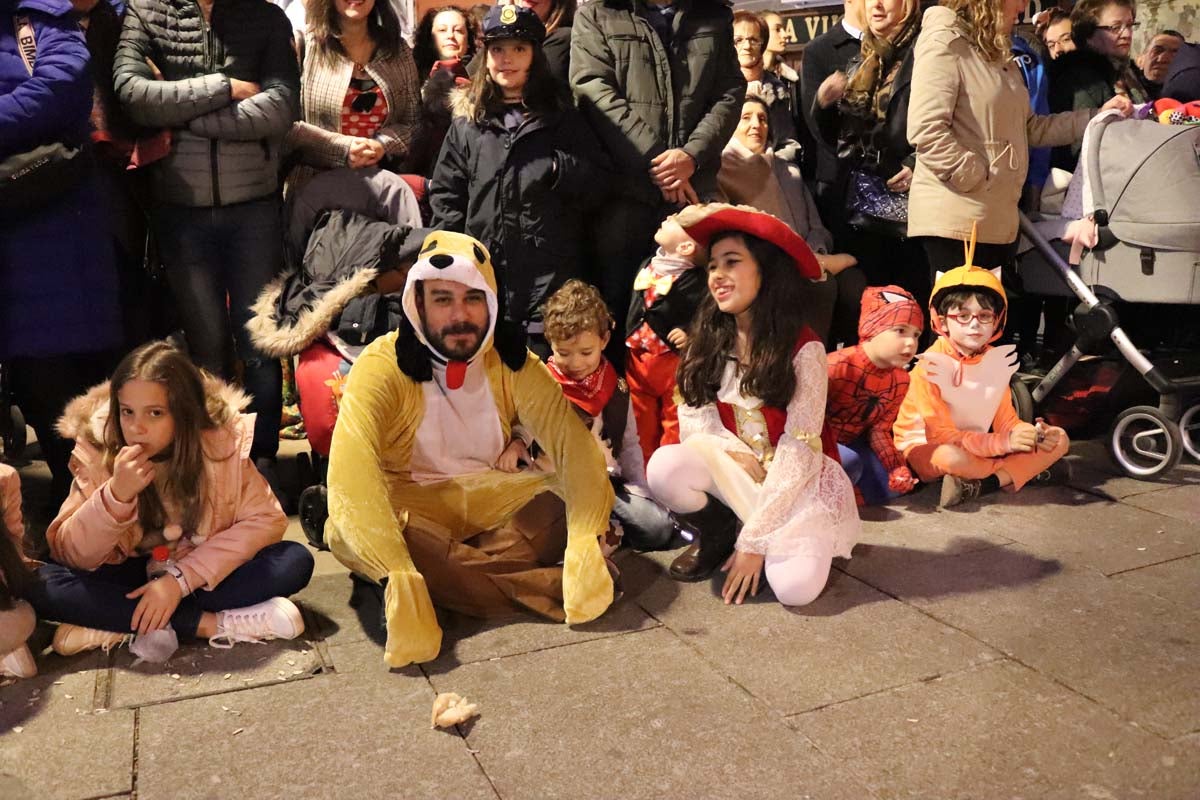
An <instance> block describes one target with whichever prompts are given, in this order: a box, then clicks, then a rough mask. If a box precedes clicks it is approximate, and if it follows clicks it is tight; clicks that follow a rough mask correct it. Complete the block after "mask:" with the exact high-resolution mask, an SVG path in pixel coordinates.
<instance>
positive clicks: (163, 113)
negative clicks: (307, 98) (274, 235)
mask: <svg viewBox="0 0 1200 800" xmlns="http://www.w3.org/2000/svg"><path fill="white" fill-rule="evenodd" d="M147 61H150V62H153V64H154V65H155V66H156V67H158V69H159V70H160V71H161V73H162V76H163V80H157V79H156V78H155V77H154V72H153V70H152V69H151V67H150V65H149V64H148V63H147ZM231 78H237V79H240V80H244V81H252V82H255V83H257V84H259V86H260V87H261V89H262V91H260V92H259V93H258V94H256V95H254V96H253V97H251V98H249V99H247V100H242V101H240V102H233V101H232V99H231V95H230V79H231ZM113 79H114V83H115V86H116V90H117V96H118V97H119V98H120V100H121V103H122V104H123V105H124V106H125V107H126V108H127V110H128V111H129V115H130V117H132V118H133V120H134V121H135V122H137V123H139V124H142V125H148V126H151V127H156V128H162V127H168V128H171V129H173V134H174V135H173V142H172V146H171V154H170V155H169V156H167V157H166V158H164V159H163V160H162V161H159V162H157V163H156V164H155V165H154V166H153V167H152V169H153V175H154V184H155V190H156V193H157V196H158V199H159V200H160V201H162V202H167V203H173V204H177V205H184V206H199V207H207V206H221V205H228V204H230V203H240V202H245V201H248V200H255V199H258V198H261V197H264V196H266V195H269V194H271V193H272V192H274V191H275V190H276V189H277V188H278V185H279V177H278V173H279V155H280V149H281V147H282V143H283V137H284V135H285V134H286V133H287V132H288V131H289V130H291V127H292V123H293V122H294V121H295V120H296V119H297V118H298V117H299V92H300V74H299V67H298V65H297V63H296V54H295V51H294V50H293V48H292V26H291V24H290V23H289V22H288V20H287V17H286V16H284V14H283V11H282V10H280V9H279V7H277V6H275V5H272V4H271V3H266V2H263V1H262V0H216V3H215V4H214V5H213V11H212V21H211V24H210V23H207V22H205V21H204V17H203V15H202V14H201V12H200V6H199V5H198V4H197V3H196V2H195V1H194V0H132V2H131V3H130V5H129V9H128V11H127V12H126V14H125V24H124V28H123V29H122V32H121V43H120V45H119V46H118V48H117V55H116V59H115V63H114V65H113Z"/></svg>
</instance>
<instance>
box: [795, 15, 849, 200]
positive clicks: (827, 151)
mask: <svg viewBox="0 0 1200 800" xmlns="http://www.w3.org/2000/svg"><path fill="white" fill-rule="evenodd" d="M860 52H862V43H861V42H860V41H859V40H858V39H856V38H854V37H853V36H851V35H850V34H849V33H848V32H847V31H846V28H845V27H844V26H842V25H841V23H839V24H838V25H836V26H834V27H833V28H831V29H830V30H828V31H826V32H825V33H822V34H821V35H820V36H818V37H817V38H815V39H813V40H812V41H811V42H809V43H808V46H806V47H805V48H804V61H803V62H802V63H801V65H800V109H799V110H800V112H801V113H803V115H804V122H805V124H806V125H807V126H808V130H809V132H810V133H811V134H812V136H813V139H815V140H816V145H817V157H816V179H817V180H818V181H820V182H822V183H834V182H836V181H837V177H838V158H837V147H836V143H835V144H830V143H827V142H826V141H825V140H824V139H823V138H822V137H821V133H820V130H819V129H818V127H817V121H816V119H814V118H813V109H814V108H816V99H817V89H819V88H821V84H822V83H824V82H825V79H826V78H828V77H829V76H830V75H832V74H833V73H835V72H838V71H841V72H845V71H846V67H847V65H848V64H849V63H850V61H851V60H852V59H853V58H854V57H855V56H857V55H859V53H860Z"/></svg>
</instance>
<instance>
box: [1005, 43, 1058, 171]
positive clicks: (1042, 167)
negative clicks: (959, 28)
mask: <svg viewBox="0 0 1200 800" xmlns="http://www.w3.org/2000/svg"><path fill="white" fill-rule="evenodd" d="M1012 53H1013V61H1015V62H1017V66H1018V67H1019V68H1020V69H1021V77H1023V78H1024V79H1025V86H1026V88H1028V89H1029V106H1030V108H1032V109H1033V113H1035V114H1041V115H1045V114H1049V113H1050V100H1049V93H1050V80H1049V76H1048V75H1047V74H1046V65H1045V63H1043V62H1042V59H1041V56H1039V55H1038V52H1037V51H1036V50H1034V49H1033V46H1032V45H1031V44H1029V42H1027V41H1025V40H1024V39H1022V38H1021V37H1020V36H1013V37H1012ZM1049 177H1050V148H1049V147H1031V148H1029V174H1028V175H1026V176H1025V185H1026V186H1036V187H1037V190H1038V194H1041V191H1042V186H1044V185H1045V183H1046V179H1047V178H1049Z"/></svg>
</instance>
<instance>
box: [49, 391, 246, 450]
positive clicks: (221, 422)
mask: <svg viewBox="0 0 1200 800" xmlns="http://www.w3.org/2000/svg"><path fill="white" fill-rule="evenodd" d="M204 399H205V404H206V405H207V407H208V413H209V416H211V417H212V418H213V421H214V422H216V423H217V427H218V428H232V427H237V428H241V427H244V426H245V424H246V420H247V419H249V418H252V417H250V416H249V415H245V414H243V413H242V412H243V411H244V410H245V409H246V408H248V407H249V406H250V395H248V394H246V393H245V392H243V391H242V390H241V389H239V388H237V387H236V386H231V385H230V384H228V383H226V382H225V381H223V380H221V379H220V378H215V377H213V376H212V375H207V374H206V375H205V376H204ZM108 404H109V382H108V381H105V382H104V383H101V384H99V385H97V386H93V387H92V388H91V389H89V390H88V391H87V393H86V394H82V395H80V396H79V397H76V398H75V399H74V400H72V401H71V402H69V403H67V407H66V409H65V410H64V411H63V415H62V416H61V417H59V419H58V425H57V426H56V427H57V429H58V433H59V435H60V436H62V437H63V438H64V439H72V440H74V441H75V442H77V443H80V442H82V443H86V444H88V445H91V446H92V447H94V448H96V449H98V450H101V451H103V449H104V427H105V425H107V424H108ZM249 427H250V428H251V429H252V428H253V424H252V423H251V424H250V426H249Z"/></svg>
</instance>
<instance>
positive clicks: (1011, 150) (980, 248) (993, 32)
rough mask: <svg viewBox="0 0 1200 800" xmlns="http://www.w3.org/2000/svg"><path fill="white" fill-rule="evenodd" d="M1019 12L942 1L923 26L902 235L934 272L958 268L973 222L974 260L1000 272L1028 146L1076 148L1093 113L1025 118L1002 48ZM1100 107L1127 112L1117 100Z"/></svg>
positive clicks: (1012, 3) (1013, 5) (1008, 3)
mask: <svg viewBox="0 0 1200 800" xmlns="http://www.w3.org/2000/svg"><path fill="white" fill-rule="evenodd" d="M1024 9H1025V3H1024V2H1023V0H942V4H941V5H940V6H937V7H934V8H931V9H929V10H928V11H926V12H925V16H924V18H923V20H922V23H921V34H920V36H919V37H918V38H917V46H916V58H915V62H914V65H913V77H912V97H911V99H910V101H909V107H908V137H909V141H911V142H912V144H913V146H914V147H915V148H916V151H917V163H916V168H915V169H914V170H913V179H912V189H911V190H910V192H909V211H908V235H909V236H910V237H923V238H922V240H921V241H922V244H923V245H924V247H925V252H926V255H927V256H928V258H929V265H930V267H931V269H932V270H933V271H934V272H936V271H939V270H946V269H949V268H951V267H954V266H958V265H960V264H961V263H962V254H963V251H962V242H963V240H964V239H966V238H968V237H970V235H971V227H972V225H973V224H977V225H978V242H979V244H978V245H977V247H976V251H975V260H976V262H977V263H979V264H984V265H987V266H989V267H997V266H1006V265H1008V264H1009V263H1010V262H1011V261H1012V259H1013V257H1014V255H1015V253H1016V245H1017V202H1018V201H1019V200H1020V198H1021V187H1022V186H1023V185H1024V183H1025V175H1026V172H1027V171H1028V168H1029V148H1030V146H1031V145H1032V146H1034V147H1046V146H1054V145H1065V144H1070V143H1071V142H1074V141H1077V140H1078V139H1080V138H1082V136H1083V130H1084V128H1085V127H1086V126H1087V123H1088V120H1089V119H1090V118H1091V117H1092V115H1093V114H1094V113H1095V112H1096V110H1095V109H1090V108H1088V109H1079V110H1076V111H1071V112H1067V113H1062V114H1051V115H1049V116H1037V115H1035V114H1034V113H1033V111H1032V109H1031V108H1030V105H1029V91H1028V90H1027V89H1026V88H1025V82H1024V80H1023V79H1022V77H1021V71H1020V69H1019V68H1018V67H1017V65H1016V64H1014V63H1013V61H1012V56H1011V50H1010V36H1011V33H1012V28H1013V25H1014V24H1015V23H1016V21H1017V17H1018V16H1020V14H1021V12H1022V11H1023V10H1024ZM1103 108H1104V109H1108V108H1116V109H1119V110H1121V111H1122V113H1124V114H1128V113H1129V112H1130V110H1131V106H1130V103H1129V101H1128V100H1127V99H1126V98H1123V97H1118V98H1114V99H1112V100H1110V101H1109V102H1108V103H1106V104H1105V105H1104V106H1103Z"/></svg>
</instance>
